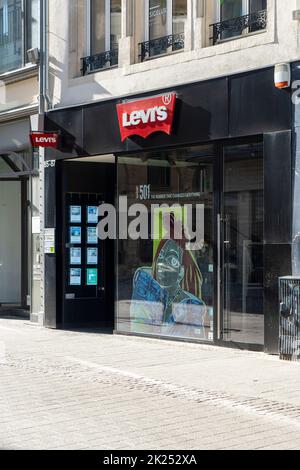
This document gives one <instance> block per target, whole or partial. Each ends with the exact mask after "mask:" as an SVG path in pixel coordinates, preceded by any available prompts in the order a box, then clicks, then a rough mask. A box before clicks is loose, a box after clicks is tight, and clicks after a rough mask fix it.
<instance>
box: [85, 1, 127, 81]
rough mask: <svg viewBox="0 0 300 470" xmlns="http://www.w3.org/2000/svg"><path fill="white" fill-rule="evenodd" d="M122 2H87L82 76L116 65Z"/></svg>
mask: <svg viewBox="0 0 300 470" xmlns="http://www.w3.org/2000/svg"><path fill="white" fill-rule="evenodd" d="M121 4H122V0H88V6H89V8H88V10H89V11H88V42H89V47H88V49H89V50H88V56H87V57H85V58H84V59H83V74H84V75H85V74H87V73H91V72H95V71H97V70H100V69H103V68H106V67H111V66H113V65H118V47H119V39H120V37H121V11H122V6H121Z"/></svg>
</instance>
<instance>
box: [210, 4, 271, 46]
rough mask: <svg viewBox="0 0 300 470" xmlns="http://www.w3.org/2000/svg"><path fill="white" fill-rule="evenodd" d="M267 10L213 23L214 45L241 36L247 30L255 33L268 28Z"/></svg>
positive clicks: (212, 38)
mask: <svg viewBox="0 0 300 470" xmlns="http://www.w3.org/2000/svg"><path fill="white" fill-rule="evenodd" d="M267 22H268V15H267V10H262V11H257V12H255V13H251V14H249V15H244V16H239V17H237V18H232V19H230V20H225V21H221V22H219V23H214V24H211V25H210V27H211V28H212V37H211V40H212V42H213V45H215V44H218V43H219V42H220V41H222V40H225V39H229V38H234V37H236V36H241V35H242V34H243V33H244V32H245V31H247V32H248V33H253V32H255V31H261V30H264V29H266V28H267Z"/></svg>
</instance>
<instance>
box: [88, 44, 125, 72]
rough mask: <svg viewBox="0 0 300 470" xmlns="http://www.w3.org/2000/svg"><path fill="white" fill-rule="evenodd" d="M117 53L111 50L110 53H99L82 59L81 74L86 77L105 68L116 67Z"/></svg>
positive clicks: (116, 50)
mask: <svg viewBox="0 0 300 470" xmlns="http://www.w3.org/2000/svg"><path fill="white" fill-rule="evenodd" d="M118 59H119V51H118V49H112V50H111V51H106V52H101V53H100V54H95V55H91V56H88V57H83V59H81V60H82V74H83V75H88V74H89V73H93V72H97V71H98V70H102V69H105V68H109V67H113V66H115V65H118Z"/></svg>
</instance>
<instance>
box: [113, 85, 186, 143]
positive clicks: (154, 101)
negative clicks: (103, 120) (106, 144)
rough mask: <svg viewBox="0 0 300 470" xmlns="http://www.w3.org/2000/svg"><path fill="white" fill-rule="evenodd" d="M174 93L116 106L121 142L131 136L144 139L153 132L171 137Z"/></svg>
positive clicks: (174, 104) (174, 101) (174, 102)
mask: <svg viewBox="0 0 300 470" xmlns="http://www.w3.org/2000/svg"><path fill="white" fill-rule="evenodd" d="M176 99H177V96H176V93H168V94H165V95H160V96H155V97H153V98H147V99H145V100H139V101H131V102H128V103H123V104H118V105H117V111H118V119H119V125H120V131H121V139H122V142H124V140H126V139H128V137H131V136H133V135H139V136H140V137H143V138H144V139H145V138H146V137H148V136H149V135H150V134H153V133H154V132H164V133H165V134H168V135H171V133H172V129H173V122H174V115H175V106H176Z"/></svg>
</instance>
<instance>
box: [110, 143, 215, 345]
mask: <svg viewBox="0 0 300 470" xmlns="http://www.w3.org/2000/svg"><path fill="white" fill-rule="evenodd" d="M212 155H213V152H212V148H211V147H200V148H193V149H181V150H176V151H172V152H158V153H156V154H153V153H151V154H142V155H140V156H126V157H120V158H119V159H118V188H119V197H123V198H124V197H126V198H127V203H128V207H129V209H130V208H131V207H132V205H133V204H140V205H141V204H142V206H143V207H144V208H146V211H145V210H144V213H146V214H147V215H146V217H147V218H148V224H147V220H146V223H145V224H144V226H143V227H141V230H142V232H143V235H142V236H141V237H140V238H139V239H132V238H129V237H127V239H125V238H126V237H123V238H124V239H120V240H119V242H118V294H117V328H118V330H119V331H123V332H133V333H143V334H150V335H162V336H172V337H178V338H193V339H199V340H213V330H214V324H213V319H214V295H213V292H214V249H213V248H214V247H213V161H212ZM162 205H163V206H162ZM140 209H141V206H140ZM141 210H142V209H141ZM191 215H192V219H193V220H192V224H191ZM198 216H199V217H198ZM130 223H131V219H130V218H129V225H130ZM145 225H147V228H145ZM191 227H193V232H195V233H196V232H198V231H199V233H201V237H200V238H199V239H198V240H197V243H193V244H189V243H188V239H189V238H193V237H191V236H189V231H190V232H191ZM145 231H146V233H145ZM179 234H181V235H182V236H181V237H180V236H178V235H179Z"/></svg>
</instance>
